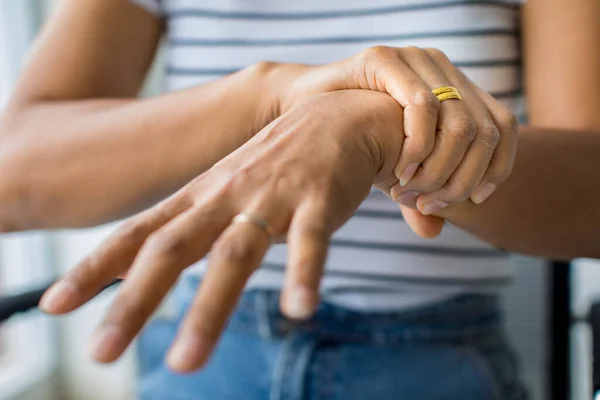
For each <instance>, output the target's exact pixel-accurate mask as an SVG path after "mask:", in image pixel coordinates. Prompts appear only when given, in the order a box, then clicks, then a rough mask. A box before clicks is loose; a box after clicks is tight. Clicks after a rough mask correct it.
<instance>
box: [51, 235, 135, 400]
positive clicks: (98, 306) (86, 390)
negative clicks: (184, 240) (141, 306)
mask: <svg viewBox="0 0 600 400" xmlns="http://www.w3.org/2000/svg"><path fill="white" fill-rule="evenodd" d="M113 227H114V224H113V225H108V226H103V227H99V228H95V229H87V230H78V231H63V232H59V233H56V234H55V235H54V237H53V242H54V251H55V254H56V257H55V262H56V266H57V268H58V270H59V271H60V272H65V271H66V270H68V269H69V268H71V267H73V266H74V265H76V264H77V262H79V261H80V260H81V259H82V258H83V257H85V256H86V255H87V254H89V253H90V252H91V251H92V250H93V249H94V248H95V247H96V246H97V245H98V244H99V243H100V242H101V241H102V239H103V238H104V237H105V236H106V235H107V234H108V233H109V232H110V231H111V230H112V229H113ZM113 292H114V291H111V292H110V293H105V294H102V295H100V296H98V297H97V298H96V299H94V300H93V301H92V302H91V303H90V304H88V305H86V306H84V307H83V308H82V309H80V310H78V311H76V312H74V313H73V314H71V315H69V316H67V317H64V318H61V319H60V348H61V352H60V380H61V388H62V391H63V396H64V399H65V400H67V399H73V400H105V399H111V400H128V399H131V398H133V389H134V378H135V359H134V356H133V353H132V351H131V350H130V351H129V352H128V353H126V355H125V356H124V357H123V358H122V359H121V360H120V361H118V362H116V363H114V364H111V365H109V366H106V365H99V364H97V363H94V362H92V361H91V359H90V358H89V357H88V355H87V343H88V339H89V337H90V335H91V333H92V330H93V329H94V328H95V327H96V326H97V325H98V323H99V322H100V319H101V318H102V316H103V314H104V312H105V310H106V308H107V306H108V305H109V304H110V302H111V300H112V297H113Z"/></svg>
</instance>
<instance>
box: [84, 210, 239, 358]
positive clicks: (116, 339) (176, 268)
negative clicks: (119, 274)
mask: <svg viewBox="0 0 600 400" xmlns="http://www.w3.org/2000/svg"><path fill="white" fill-rule="evenodd" d="M217 203H218V201H216V200H214V201H213V202H212V203H210V204H204V205H203V206H196V207H194V208H192V209H190V210H188V211H186V212H185V213H183V214H181V215H179V216H177V217H176V218H175V219H173V220H172V221H171V222H170V223H169V224H167V225H165V226H164V227H163V228H162V229H160V230H159V231H157V232H156V233H154V234H153V235H152V236H151V237H150V238H149V239H148V241H147V242H146V243H145V244H144V246H143V247H142V250H141V251H140V253H139V255H138V256H137V257H136V259H135V262H134V264H133V266H132V267H131V270H130V273H129V276H128V279H127V280H125V281H124V283H123V284H122V285H121V288H120V290H119V292H118V294H117V297H116V299H115V301H114V302H113V305H112V306H111V308H110V309H109V311H108V313H107V315H106V317H105V318H104V320H103V321H102V323H101V324H100V326H99V327H98V329H97V330H96V332H95V333H94V335H93V338H92V343H91V353H92V356H93V357H94V358H95V359H96V360H97V361H99V362H111V361H114V360H115V359H117V358H118V357H119V356H120V355H121V354H122V353H123V351H125V349H126V348H127V346H128V345H129V343H130V342H131V341H132V340H133V338H134V337H135V336H136V335H137V334H138V332H139V331H140V330H141V328H142V327H143V325H144V323H145V322H146V321H147V320H148V319H149V318H150V316H151V314H152V313H153V312H154V310H155V309H156V307H157V306H158V305H159V304H160V302H161V301H162V299H163V298H164V296H165V295H166V294H167V292H168V291H169V290H170V289H171V287H172V286H173V285H174V284H175V282H176V280H177V279H178V277H179V274H180V273H181V271H182V270H183V269H185V268H186V267H187V266H189V265H191V264H192V263H193V262H195V261H197V260H199V259H201V258H202V257H203V256H204V255H205V254H206V253H207V252H208V250H209V249H210V246H211V244H212V243H213V242H214V241H215V240H216V238H217V237H218V236H219V235H220V234H221V232H222V231H223V229H224V228H225V227H226V226H227V224H228V223H229V221H230V220H231V215H230V214H229V212H228V211H227V210H228V209H230V208H229V207H227V206H223V205H221V206H220V207H218V204H217Z"/></svg>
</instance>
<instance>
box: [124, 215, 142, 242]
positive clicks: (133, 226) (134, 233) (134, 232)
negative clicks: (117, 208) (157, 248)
mask: <svg viewBox="0 0 600 400" xmlns="http://www.w3.org/2000/svg"><path fill="white" fill-rule="evenodd" d="M146 236H147V227H146V225H145V224H144V223H143V222H141V221H137V220H130V221H126V222H125V223H123V225H122V226H121V228H120V229H119V237H120V238H119V239H120V240H123V241H127V242H138V241H141V240H144V239H145V238H146Z"/></svg>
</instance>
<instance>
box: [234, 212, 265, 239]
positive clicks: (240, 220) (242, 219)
mask: <svg viewBox="0 0 600 400" xmlns="http://www.w3.org/2000/svg"><path fill="white" fill-rule="evenodd" d="M232 222H233V223H234V224H252V225H255V226H257V227H259V228H260V229H261V230H262V231H263V232H265V234H266V235H267V236H268V238H269V240H270V239H271V238H272V237H273V228H271V225H269V222H268V221H267V220H266V219H264V218H262V217H259V216H258V215H254V214H250V213H241V214H238V215H236V216H235V218H233V221H232Z"/></svg>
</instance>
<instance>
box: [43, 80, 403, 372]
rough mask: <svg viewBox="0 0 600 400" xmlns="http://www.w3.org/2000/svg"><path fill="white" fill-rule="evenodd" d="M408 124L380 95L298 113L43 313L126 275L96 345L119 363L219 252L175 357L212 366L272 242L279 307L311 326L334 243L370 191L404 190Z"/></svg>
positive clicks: (135, 222)
mask: <svg viewBox="0 0 600 400" xmlns="http://www.w3.org/2000/svg"><path fill="white" fill-rule="evenodd" d="M401 127H402V109H401V108H400V107H399V106H398V104H397V103H396V102H395V101H394V100H393V99H392V98H391V97H389V96H388V95H385V94H381V93H377V92H372V91H360V90H355V91H340V92H335V93H328V94H324V95H321V96H317V97H315V98H313V99H311V100H309V101H308V102H306V103H304V104H302V105H300V106H298V107H295V108H294V109H292V110H291V111H290V112H288V113H286V114H284V115H283V116H281V117H280V118H278V119H277V120H275V121H274V122H272V123H271V124H270V125H269V126H267V127H266V128H265V129H263V130H262V131H261V132H260V133H258V134H257V135H256V136H255V137H254V138H252V139H251V140H250V141H249V142H247V143H246V144H245V145H244V146H242V147H240V148H239V149H238V150H236V151H235V152H233V153H232V154H230V155H229V156H227V157H226V158H225V159H223V160H222V161H221V162H219V163H218V164H216V165H215V166H214V167H213V168H212V169H210V170H209V171H207V172H206V173H204V174H203V175H201V176H200V177H198V178H197V179H195V180H194V181H192V182H191V183H190V184H188V185H187V186H186V187H184V188H183V189H181V190H180V191H179V192H177V193H175V194H174V195H173V196H172V197H170V198H168V199H166V200H165V201H163V202H162V203H160V204H158V205H156V206H154V207H152V208H151V209H149V210H147V211H145V212H143V213H141V214H139V215H137V216H135V217H133V218H132V219H130V220H129V221H128V222H125V223H124V224H123V225H122V226H121V227H120V228H119V229H117V230H116V232H115V233H113V234H112V235H111V236H110V237H109V238H108V239H107V240H106V241H105V242H104V243H103V245H102V246H101V247H100V248H98V249H97V250H96V251H95V252H93V254H91V255H90V256H89V257H87V258H86V259H85V260H84V261H83V262H82V263H81V264H80V265H79V266H78V267H77V268H75V269H74V270H72V271H71V272H70V273H68V274H67V275H66V276H65V277H64V278H63V279H62V280H61V281H60V282H59V283H57V284H56V285H55V286H53V287H52V288H51V289H50V291H49V292H48V293H46V294H45V296H44V298H43V300H42V302H41V306H42V308H43V309H45V310H46V311H48V312H50V313H54V314H62V313H66V312H69V311H72V310H74V309H76V308H78V307H79V306H81V305H83V304H84V303H86V302H87V301H89V300H90V299H91V298H92V297H93V296H94V295H95V294H96V293H98V292H99V291H100V290H101V288H102V287H103V286H104V285H106V284H107V283H109V282H111V281H112V280H114V279H115V278H116V277H118V276H122V275H123V274H125V273H126V274H127V279H126V280H125V281H124V283H123V284H122V286H121V288H120V290H119V293H118V295H117V297H116V299H115V301H114V303H113V305H112V307H111V308H110V310H109V311H108V314H107V316H106V317H105V318H104V321H103V322H102V323H101V326H100V327H99V329H98V330H97V331H96V333H95V335H94V339H93V345H92V346H93V347H92V352H93V356H94V358H95V359H96V360H98V361H101V362H110V361H113V360H115V359H117V358H118V357H119V356H120V355H121V354H122V353H123V352H124V350H125V349H126V348H127V346H128V345H129V344H130V343H131V341H132V340H133V339H134V337H135V336H136V335H137V334H138V333H139V331H140V330H141V329H142V327H143V325H144V324H145V322H146V321H147V320H148V319H149V318H150V316H151V315H152V313H153V312H154V311H155V309H156V308H157V306H158V305H159V303H160V302H161V301H162V299H163V298H164V297H165V295H166V294H167V293H168V291H169V290H170V289H171V288H172V287H173V285H174V284H175V283H176V281H177V279H178V278H179V276H180V274H181V272H182V271H183V270H184V269H185V268H187V267H188V266H190V265H191V264H193V263H195V262H196V261H198V260H200V259H202V258H203V257H204V256H205V255H206V254H207V253H208V252H209V251H210V256H209V264H208V270H207V272H206V274H205V276H204V278H203V282H202V285H201V287H200V289H199V292H198V294H197V296H196V298H195V300H194V302H193V304H192V305H191V308H190V311H189V313H188V316H187V318H186V320H185V322H184V323H183V325H182V327H181V331H180V334H179V335H178V337H177V339H176V341H175V344H174V347H173V348H172V349H171V351H170V354H169V357H168V362H169V364H170V365H171V367H172V368H174V369H175V370H177V371H183V372H185V371H192V370H194V369H196V368H199V367H200V366H201V365H202V364H203V363H204V362H205V361H206V360H207V358H208V356H209V354H210V352H211V351H212V349H213V347H214V346H215V344H216V343H217V341H218V338H219V336H220V334H221V331H222V329H223V328H224V326H225V324H226V321H227V319H228V317H229V315H230V313H231V312H232V310H233V308H234V307H235V305H236V303H237V300H238V298H239V296H240V294H241V293H242V290H243V288H244V286H245V284H246V281H247V279H248V278H249V277H250V275H251V274H252V273H253V272H254V271H255V270H256V269H257V268H258V267H259V265H260V263H261V260H262V258H263V256H264V254H265V252H266V251H267V249H268V248H269V246H270V244H271V242H272V241H273V240H274V239H276V238H277V239H282V238H286V240H287V242H288V245H289V247H288V263H287V269H286V278H285V283H284V287H283V294H282V309H283V310H284V311H285V312H286V313H287V314H288V315H289V316H290V317H292V318H306V317H308V316H309V315H310V314H311V313H312V312H313V310H314V308H315V307H316V305H317V304H318V300H319V298H318V288H319V281H320V278H321V274H322V270H323V267H324V263H325V258H326V253H327V248H328V244H329V238H330V236H331V235H332V233H333V232H334V231H335V230H336V229H337V228H339V227H340V226H341V225H342V224H343V223H344V222H346V221H347V220H348V219H349V218H350V217H351V216H352V214H353V213H354V211H355V210H356V209H357V208H358V206H359V205H360V203H361V202H362V200H363V199H364V198H365V197H366V196H367V195H368V193H369V190H370V187H371V185H372V184H373V182H375V183H376V184H379V185H380V186H382V187H390V186H391V185H393V183H394V182H397V178H396V177H395V176H394V174H393V168H394V166H395V164H396V161H397V157H398V154H399V152H400V148H401V146H402V140H403V138H404V135H403V133H402V129H401ZM239 215H246V216H250V217H247V218H250V220H248V219H246V220H243V219H242V220H240V219H239V217H238V219H236V216H239ZM253 216H254V217H253ZM253 218H254V220H253ZM265 221H266V222H268V226H264V222H265ZM261 224H262V225H263V226H261Z"/></svg>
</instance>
